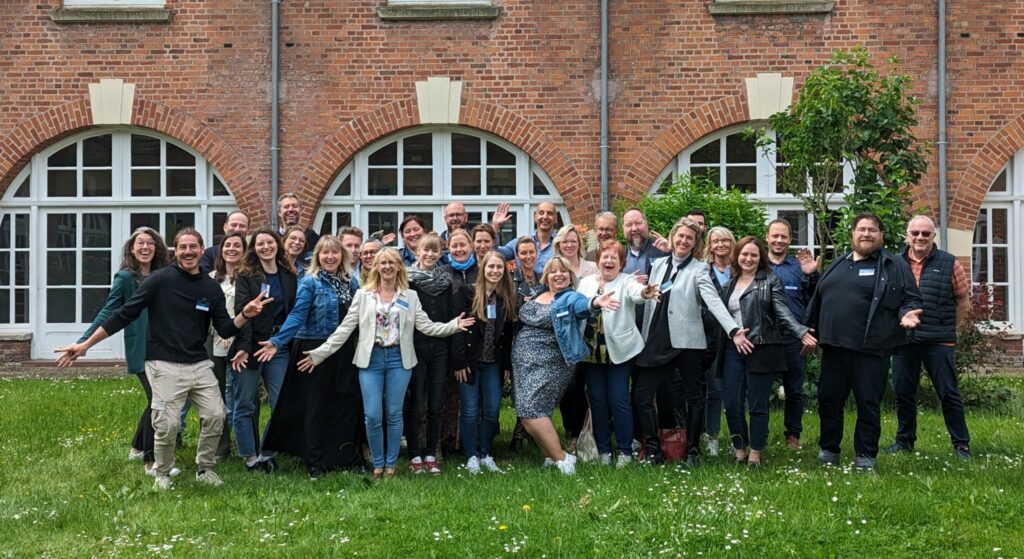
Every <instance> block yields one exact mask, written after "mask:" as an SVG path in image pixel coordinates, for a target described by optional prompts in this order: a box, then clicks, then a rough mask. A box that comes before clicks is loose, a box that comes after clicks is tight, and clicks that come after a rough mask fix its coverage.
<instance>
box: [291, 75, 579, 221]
mask: <svg viewBox="0 0 1024 559" xmlns="http://www.w3.org/2000/svg"><path fill="white" fill-rule="evenodd" d="M459 124H460V125H463V126H467V127H471V128H476V129H479V130H482V131H484V132H489V133H491V134H494V135H495V136H498V137H500V138H502V139H504V140H506V141H508V142H509V143H511V144H513V145H515V146H516V147H518V148H519V149H521V150H523V152H525V153H526V154H527V155H528V156H529V157H530V158H531V159H532V160H534V161H535V162H536V163H537V164H538V165H540V167H541V168H542V169H544V172H545V173H547V175H548V176H549V177H550V178H551V180H552V181H553V182H554V184H555V188H556V189H557V190H558V192H559V194H560V195H561V196H562V199H563V200H564V201H565V205H566V207H568V208H571V209H570V214H571V215H572V217H573V220H580V219H583V220H585V219H586V217H587V216H588V215H589V214H590V213H592V212H593V211H594V210H595V209H596V208H597V200H596V199H595V198H594V195H593V193H592V192H590V191H589V189H588V188H587V187H586V183H585V182H584V181H583V177H582V176H581V175H580V173H579V171H578V170H577V169H576V167H575V166H574V165H573V163H572V161H571V160H570V159H569V157H568V155H566V153H565V152H564V151H562V150H561V149H560V148H558V147H557V146H556V145H555V143H554V142H553V141H552V140H551V138H549V137H548V136H547V135H546V134H544V132H542V131H541V130H540V129H539V128H538V127H537V126H536V125H534V124H533V123H531V122H530V121H529V120H527V119H526V118H524V117H523V116H521V115H519V114H517V113H515V112H513V111H511V110H508V109H506V108H504V107H501V106H499V105H495V104H492V103H484V102H481V101H477V100H475V99H472V98H471V97H469V96H467V95H463V96H462V105H461V107H460V109H459ZM418 125H420V116H419V108H418V106H417V102H416V98H415V97H408V98H405V99H400V100H397V101H394V102H392V103H389V104H387V105H384V106H381V107H379V108H377V109H376V110H373V111H370V112H368V113H364V114H363V115H361V116H359V117H356V118H355V119H353V120H351V121H349V122H348V123H347V124H345V125H344V126H342V127H341V128H339V129H338V130H337V131H336V132H334V133H333V134H332V135H330V136H329V137H327V138H326V139H325V140H324V141H323V142H321V144H320V146H319V147H318V148H317V149H316V150H315V152H314V153H313V155H312V157H310V159H309V163H307V164H306V167H305V169H304V170H303V171H302V173H301V175H300V178H299V179H298V182H297V184H296V187H295V190H297V191H298V192H299V193H300V194H301V195H303V196H304V198H306V199H308V200H317V202H319V201H320V200H321V199H322V198H323V196H324V195H326V193H327V188H328V187H329V186H330V184H331V182H332V181H333V180H334V178H335V177H336V176H337V174H338V172H339V171H341V169H342V168H343V167H344V166H345V164H346V163H348V162H349V161H350V160H351V159H352V158H353V157H354V156H355V155H356V153H358V152H359V151H360V150H362V149H364V148H365V147H366V146H368V145H369V144H371V143H373V142H375V141H377V140H379V139H380V138H383V137H385V136H388V135H390V134H393V133H395V132H398V131H400V130H403V129H406V128H410V127H413V126H418ZM306 212H307V213H308V214H309V215H307V216H306V217H307V219H311V218H312V215H313V213H314V208H313V207H312V206H311V207H309V208H306Z"/></svg>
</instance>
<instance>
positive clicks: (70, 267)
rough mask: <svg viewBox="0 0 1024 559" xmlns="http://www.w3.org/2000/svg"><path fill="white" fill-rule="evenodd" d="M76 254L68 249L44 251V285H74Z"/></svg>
mask: <svg viewBox="0 0 1024 559" xmlns="http://www.w3.org/2000/svg"><path fill="white" fill-rule="evenodd" d="M77 256H78V255H76V254H75V253H74V252H73V251H70V250H51V251H47V253H46V285H75V284H77V283H78V282H77V281H76V279H75V271H76V270H77V269H78V267H77V264H78V258H77Z"/></svg>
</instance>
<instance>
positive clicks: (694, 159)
mask: <svg viewBox="0 0 1024 559" xmlns="http://www.w3.org/2000/svg"><path fill="white" fill-rule="evenodd" d="M718 142H719V140H715V141H713V142H711V143H710V144H708V145H706V146H704V147H702V148H700V149H699V150H697V151H695V152H693V154H692V155H690V163H691V164H694V163H718V162H719V158H720V154H719V153H718Z"/></svg>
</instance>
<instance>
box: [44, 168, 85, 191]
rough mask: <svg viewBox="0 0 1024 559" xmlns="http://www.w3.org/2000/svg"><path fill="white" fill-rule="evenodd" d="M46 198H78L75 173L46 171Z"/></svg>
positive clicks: (76, 174)
mask: <svg viewBox="0 0 1024 559" xmlns="http://www.w3.org/2000/svg"><path fill="white" fill-rule="evenodd" d="M46 195H47V196H78V172H77V171H47V172H46Z"/></svg>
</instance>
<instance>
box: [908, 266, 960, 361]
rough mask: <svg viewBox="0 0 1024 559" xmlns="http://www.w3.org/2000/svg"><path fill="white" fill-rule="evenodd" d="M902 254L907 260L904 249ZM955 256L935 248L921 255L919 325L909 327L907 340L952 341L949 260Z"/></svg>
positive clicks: (953, 322) (953, 303) (953, 310)
mask: <svg viewBox="0 0 1024 559" xmlns="http://www.w3.org/2000/svg"><path fill="white" fill-rule="evenodd" d="M903 258H904V259H906V260H907V262H908V263H909V262H910V256H909V253H908V252H904V253H903ZM955 261H956V258H955V257H954V256H953V255H952V254H950V253H948V252H946V251H944V250H939V249H938V248H933V249H932V253H931V254H929V255H928V258H925V261H924V265H923V266H922V267H921V278H920V280H919V281H918V288H919V289H920V290H921V298H922V299H923V300H924V313H922V314H921V325H920V326H918V327H917V328H916V329H914V330H911V331H910V334H909V336H908V339H909V341H910V342H911V343H936V342H955V341H956V299H954V298H953V263H954V262H955Z"/></svg>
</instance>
